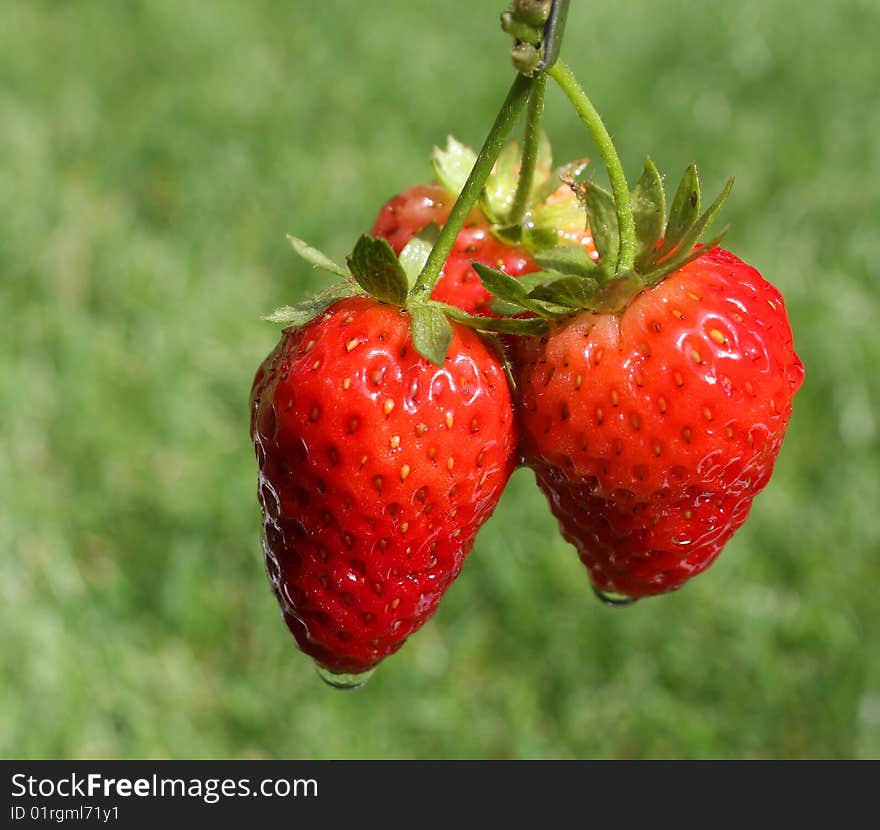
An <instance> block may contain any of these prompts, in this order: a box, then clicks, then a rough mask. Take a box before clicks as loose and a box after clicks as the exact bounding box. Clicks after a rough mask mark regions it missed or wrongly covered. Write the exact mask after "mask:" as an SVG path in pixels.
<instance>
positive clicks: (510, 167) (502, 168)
mask: <svg viewBox="0 0 880 830" xmlns="http://www.w3.org/2000/svg"><path fill="white" fill-rule="evenodd" d="M519 162H520V149H519V141H517V140H516V139H515V138H514V139H511V140H510V141H508V142H507V144H505V145H504V149H502V150H501V153H500V155H499V156H498V160H497V161H496V162H495V167H494V168H493V169H492V172H491V173H490V174H489V178H488V179H487V180H486V186H485V187H484V188H483V193H482V195H481V196H480V206H481V207H482V208H483V213H485V214H486V216H487V217H488V218H489V221H490V222H493V223H495V224H498V225H500V224H502V223H503V222H504V220H505V217H506V216H507V215H508V214H509V213H510V208H511V207H512V206H513V200H514V197H515V196H516V185H517V181H518V179H519Z"/></svg>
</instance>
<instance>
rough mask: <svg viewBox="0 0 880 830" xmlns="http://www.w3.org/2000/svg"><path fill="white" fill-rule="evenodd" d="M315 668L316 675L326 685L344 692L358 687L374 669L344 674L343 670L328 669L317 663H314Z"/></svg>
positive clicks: (367, 678)
mask: <svg viewBox="0 0 880 830" xmlns="http://www.w3.org/2000/svg"><path fill="white" fill-rule="evenodd" d="M315 670H316V671H317V672H318V677H320V678H321V680H323V681H324V682H325V683H326V684H327V685H328V686H332V687H333V688H334V689H339V690H340V691H344V692H346V691H351V690H352V689H359V688H360V687H361V686H363V685H364V683H366V682H367V681H368V680H369V679H370V677H371V676H372V674H373V671H374V669H370V670H369V671H365V672H360V673H358V674H346V673H343V672H333V671H330V670H329V669H325V668H324V667H323V666H322V665H320V664H318V663H315Z"/></svg>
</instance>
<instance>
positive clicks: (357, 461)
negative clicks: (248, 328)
mask: <svg viewBox="0 0 880 830" xmlns="http://www.w3.org/2000/svg"><path fill="white" fill-rule="evenodd" d="M294 242H295V245H296V247H297V248H298V250H299V251H300V252H301V253H303V254H304V255H305V256H307V258H309V259H311V261H313V262H314V263H316V264H319V265H321V266H323V267H329V268H330V270H335V271H336V272H337V273H339V274H345V273H346V271H345V269H344V268H342V267H341V266H335V265H334V264H333V263H331V262H330V261H329V260H327V259H326V257H323V255H321V254H319V253H318V252H316V251H314V250H313V249H310V248H308V247H307V246H304V245H303V244H302V243H299V242H298V241H297V240H295V241H294ZM409 253H410V252H407V254H409ZM406 259H407V257H406V256H405V257H404V261H406ZM349 263H350V267H351V272H352V274H353V276H354V278H355V279H356V280H357V281H358V283H359V284H360V286H361V287H364V288H366V289H368V290H370V291H371V292H372V293H374V294H375V295H376V296H377V297H378V298H379V299H376V298H375V297H373V296H368V295H366V294H364V293H363V292H362V291H361V290H360V289H359V288H358V286H357V285H355V284H354V283H352V282H350V281H349V282H347V283H343V284H341V286H337V287H336V288H334V289H331V290H330V291H328V292H326V293H325V294H324V295H323V296H319V297H318V298H316V299H314V300H311V301H307V302H306V303H305V304H304V305H302V306H300V307H293V308H289V307H288V308H284V309H281V310H279V312H276V314H275V315H272V316H271V317H270V318H269V319H273V320H276V321H279V322H284V323H288V324H289V325H288V327H287V328H286V329H285V330H284V332H283V334H282V337H281V341H280V342H279V344H278V345H277V347H276V348H275V350H274V351H273V352H272V353H271V354H270V355H269V356H268V357H267V358H266V360H265V361H264V362H263V364H262V365H261V366H260V368H259V370H258V371H257V373H256V377H255V379H254V383H253V389H252V394H251V436H252V440H253V444H254V450H255V453H256V456H257V462H258V466H259V501H260V504H261V506H262V511H263V517H264V525H263V526H264V543H263V547H264V551H265V561H266V569H267V572H268V575H269V580H270V583H271V586H272V589H273V591H274V593H275V596H276V598H277V600H278V603H279V605H280V607H281V611H282V614H283V617H284V620H285V622H286V623H287V625H288V627H289V629H290V631H291V633H292V634H293V636H294V638H295V640H296V642H297V644H298V645H299V647H300V649H301V650H302V651H304V652H305V653H306V654H308V655H310V656H311V657H313V658H314V659H315V661H316V662H317V663H318V665H319V666H320V667H322V668H323V670H324V673H323V675H322V676H324V678H325V679H327V680H328V682H330V683H332V684H334V685H338V686H340V687H344V686H354V685H358V684H359V683H360V682H361V680H362V678H363V677H364V676H365V674H364V673H366V672H368V671H369V670H370V669H372V668H373V667H374V666H375V665H376V664H377V663H378V662H380V661H381V660H383V659H384V658H385V657H387V656H388V655H390V654H392V653H393V652H395V651H396V650H397V649H399V648H400V647H401V645H403V643H404V641H405V640H406V639H407V637H409V636H410V635H411V634H412V633H413V632H414V631H416V630H417V629H418V628H420V627H421V626H422V625H423V624H424V623H425V622H426V621H427V620H428V619H429V618H430V617H431V615H432V614H433V613H434V611H435V609H436V608H437V604H438V603H439V601H440V599H441V597H442V596H443V593H444V591H445V590H446V589H447V588H448V587H449V585H450V583H451V582H452V581H453V580H454V579H455V577H456V576H457V575H458V573H459V570H460V569H461V567H462V564H463V562H464V560H465V557H466V556H467V555H468V553H469V551H470V549H471V547H472V545H473V542H474V537H475V535H476V533H477V530H478V529H479V527H480V525H482V524H483V522H485V521H486V519H487V518H488V517H489V516H490V515H491V513H492V511H493V510H494V508H495V506H496V504H497V503H498V499H499V497H500V496H501V492H502V490H503V489H504V486H505V484H506V482H507V480H508V477H509V476H510V474H511V472H512V470H513V468H514V464H515V447H516V443H517V441H516V434H515V427H514V416H513V410H512V402H511V395H510V389H509V387H508V382H507V378H506V375H505V370H504V366H503V364H502V361H501V359H500V357H499V354H498V351H497V348H496V346H495V345H494V344H493V343H492V342H491V341H489V340H488V339H486V338H484V336H483V335H481V334H478V333H477V332H476V331H474V330H472V329H470V328H466V327H465V326H462V325H460V324H458V323H451V324H450V323H449V322H448V321H447V320H446V318H445V317H444V316H443V314H442V313H441V312H440V311H438V309H437V307H436V306H434V305H422V304H418V303H413V304H409V303H408V301H407V296H406V295H407V286H406V285H405V284H404V283H403V281H404V279H405V277H404V269H403V268H402V266H401V264H400V262H399V261H398V259H397V257H396V256H395V255H394V254H393V253H392V251H391V249H390V247H389V246H388V245H387V243H386V242H384V241H382V242H379V241H377V240H371V239H369V238H368V237H363V238H362V239H361V241H360V242H359V243H358V246H357V247H356V248H355V252H354V254H353V255H352V257H351V258H350V259H349ZM415 270H418V269H417V268H416V269H415ZM352 294H354V296H347V295H352ZM380 300H383V301H381V302H380ZM426 332H427V333H426ZM438 332H439V334H438ZM420 352H421V353H420ZM423 354H428V355H429V356H430V357H431V359H426V357H424V356H423Z"/></svg>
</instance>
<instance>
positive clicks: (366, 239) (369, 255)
mask: <svg viewBox="0 0 880 830" xmlns="http://www.w3.org/2000/svg"><path fill="white" fill-rule="evenodd" d="M347 261H348V267H349V268H350V269H351V274H352V276H353V277H354V279H355V280H356V281H357V284H358V285H359V286H360V287H361V288H363V289H364V291H366V292H367V293H368V294H370V295H372V296H373V297H375V298H376V299H377V300H381V301H382V302H383V303H391V304H392V305H399V306H403V305H406V295H407V292H408V291H409V282H408V280H407V276H406V272H405V271H404V270H403V266H402V265H401V264H400V260H399V259H398V258H397V254H395V253H394V249H393V248H392V247H391V246H390V245H389V244H388V241H387V240H385V239H373V237H371V236H368V235H367V234H363V236H361V238H360V239H358V241H357V244H356V245H355V246H354V250H353V251H352V252H351V254H350V256H349V257H348V260H347Z"/></svg>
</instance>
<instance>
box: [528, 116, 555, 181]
mask: <svg viewBox="0 0 880 830" xmlns="http://www.w3.org/2000/svg"><path fill="white" fill-rule="evenodd" d="M552 170H553V147H552V146H551V145H550V137H549V136H548V135H547V133H546V132H545V131H544V130H543V129H541V130H540V131H539V132H538V154H537V156H536V158H535V173H536V175H535V182H534V183H533V184H532V194H534V192H535V187H536V185H537V183H538V181H539V180H540V179H543V178H546V177H547V176H549V175H551V171H552Z"/></svg>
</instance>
